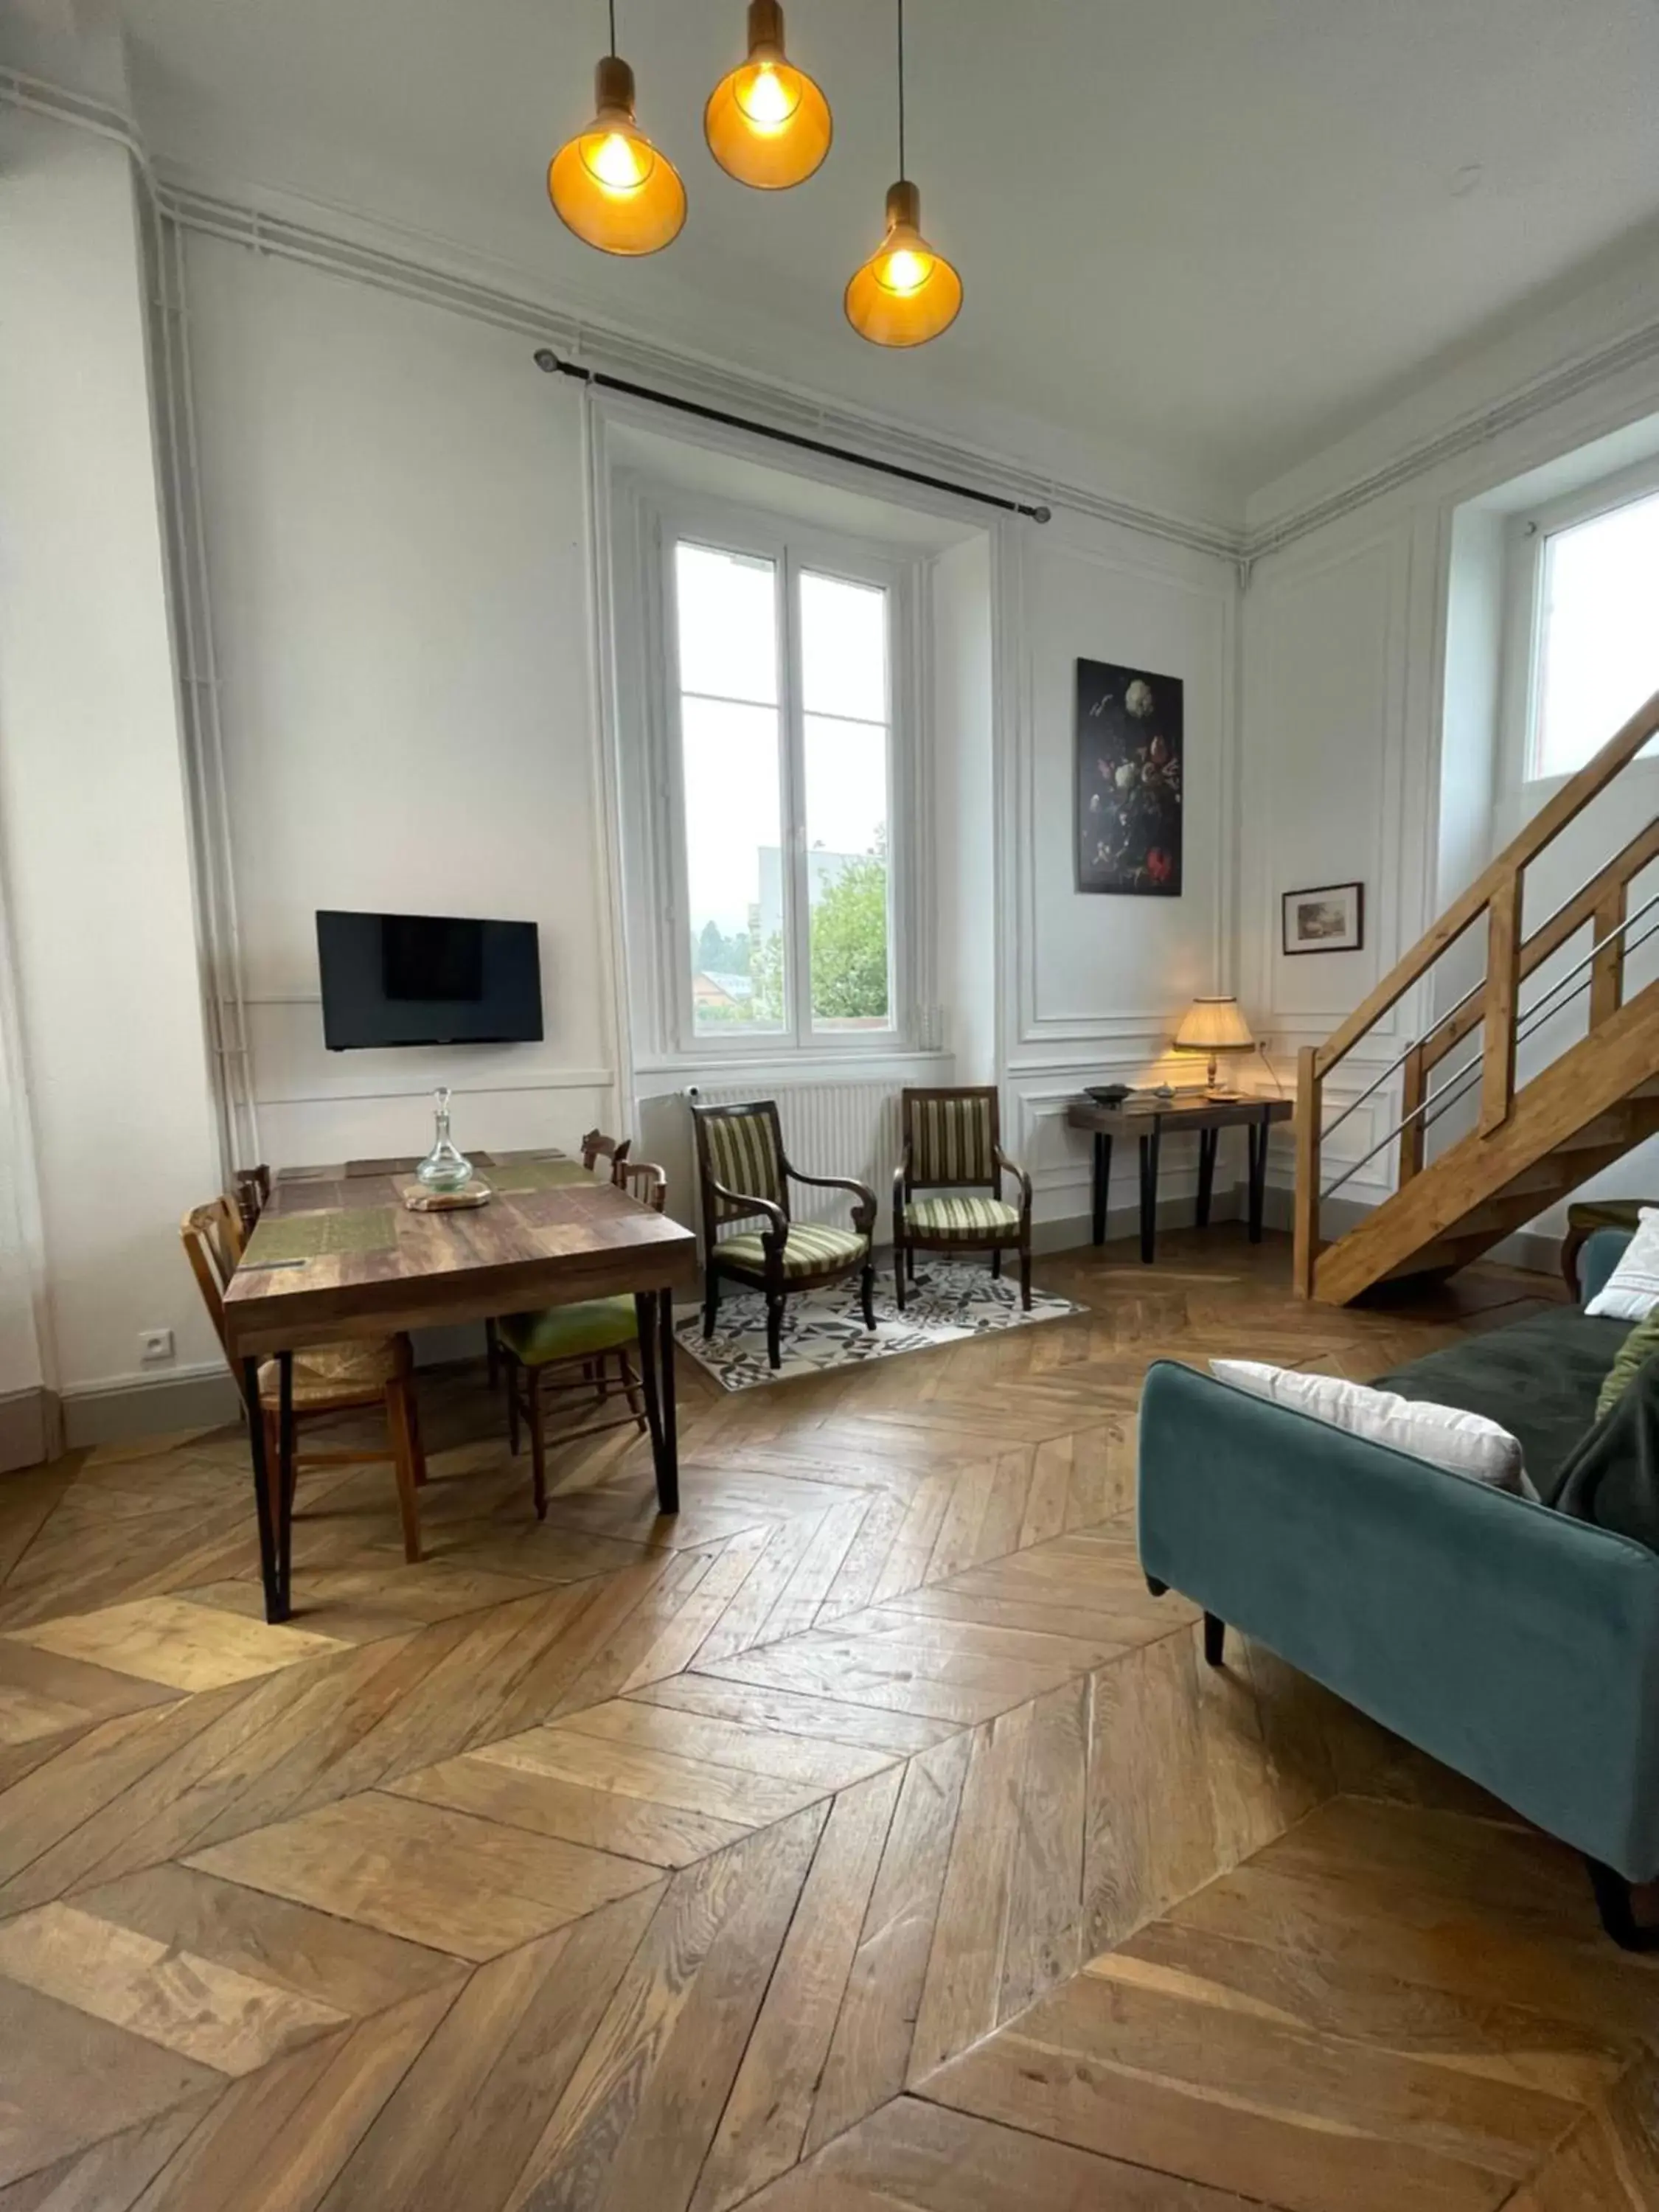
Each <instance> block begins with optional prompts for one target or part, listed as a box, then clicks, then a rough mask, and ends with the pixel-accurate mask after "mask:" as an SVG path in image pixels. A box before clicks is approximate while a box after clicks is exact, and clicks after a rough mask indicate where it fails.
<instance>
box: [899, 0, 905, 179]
mask: <svg viewBox="0 0 1659 2212" xmlns="http://www.w3.org/2000/svg"><path fill="white" fill-rule="evenodd" d="M898 95H899V182H900V183H901V184H902V183H903V181H904V0H898Z"/></svg>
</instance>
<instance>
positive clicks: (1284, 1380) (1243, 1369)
mask: <svg viewBox="0 0 1659 2212" xmlns="http://www.w3.org/2000/svg"><path fill="white" fill-rule="evenodd" d="M1210 1372H1211V1374H1212V1375H1213V1376H1214V1377H1215V1379H1216V1381H1217V1382H1218V1383H1231V1386H1232V1388H1233V1389H1235V1390H1248V1391H1249V1393H1250V1395H1252V1396H1253V1397H1256V1398H1267V1399H1269V1400H1271V1401H1272V1402H1273V1404H1274V1405H1276V1406H1293V1407H1295V1408H1296V1410H1297V1413H1308V1414H1310V1415H1311V1416H1312V1418H1313V1419H1315V1420H1316V1421H1327V1422H1328V1423H1329V1424H1330V1425H1331V1427H1332V1428H1334V1429H1346V1431H1347V1432H1348V1434H1349V1435H1350V1436H1355V1437H1369V1438H1370V1442H1371V1443H1377V1444H1387V1445H1389V1447H1390V1448H1391V1449H1393V1450H1395V1451H1401V1452H1407V1453H1409V1454H1410V1455H1411V1456H1412V1458H1413V1459H1423V1460H1427V1461H1428V1462H1430V1464H1431V1466H1434V1467H1443V1468H1449V1469H1450V1471H1451V1472H1452V1473H1453V1474H1467V1475H1469V1476H1471V1477H1473V1479H1474V1480H1475V1481H1476V1482H1486V1483H1490V1484H1491V1486H1492V1488H1493V1489H1494V1490H1511V1491H1513V1492H1515V1493H1516V1496H1517V1497H1521V1498H1536V1497H1537V1495H1538V1493H1537V1492H1536V1491H1535V1490H1534V1488H1533V1486H1532V1484H1531V1482H1530V1481H1529V1480H1528V1476H1527V1471H1526V1469H1525V1468H1524V1467H1523V1466H1522V1459H1521V1446H1520V1443H1519V1442H1518V1440H1517V1439H1516V1437H1512V1436H1511V1435H1510V1432H1509V1431H1508V1430H1507V1429H1504V1428H1500V1427H1499V1426H1498V1423H1497V1422H1496V1421H1489V1420H1487V1419H1486V1416H1485V1415H1484V1414H1483V1413H1464V1412H1463V1411H1462V1408H1461V1407H1456V1406H1430V1405H1422V1404H1419V1402H1418V1401H1416V1400H1415V1399H1412V1398H1401V1397H1399V1396H1397V1395H1396V1394H1395V1392H1394V1391H1392V1390H1373V1389H1370V1386H1369V1385H1368V1384H1366V1383H1349V1382H1346V1381H1345V1380H1344V1378H1343V1377H1342V1376H1340V1375H1305V1374H1304V1373H1303V1372H1302V1370H1300V1369H1299V1368H1295V1367H1267V1366H1264V1365H1263V1364H1261V1361H1259V1360H1255V1359H1212V1361H1211V1362H1210Z"/></svg>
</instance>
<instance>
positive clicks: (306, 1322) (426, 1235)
mask: <svg viewBox="0 0 1659 2212" xmlns="http://www.w3.org/2000/svg"><path fill="white" fill-rule="evenodd" d="M472 1157H473V1164H474V1165H475V1166H476V1167H477V1169H478V1170H479V1171H480V1173H481V1174H482V1175H483V1176H484V1177H485V1179H486V1180H487V1181H488V1182H489V1184H490V1186H491V1188H492V1189H493V1190H494V1192H495V1195H494V1197H493V1198H492V1199H491V1200H490V1201H489V1205H488V1206H479V1207H477V1208H476V1209H472V1210H470V1211H466V1212H449V1213H414V1212H410V1210H409V1208H408V1207H406V1206H404V1203H403V1200H402V1198H401V1196H400V1188H401V1186H402V1185H403V1184H404V1182H407V1181H408V1180H409V1178H410V1176H412V1175H413V1173H414V1171H415V1162H414V1161H413V1160H363V1161H358V1162H354V1163H351V1164H348V1165H346V1166H344V1167H337V1168H303V1169H289V1170H285V1171H284V1172H283V1173H282V1174H281V1175H279V1176H277V1178H276V1182H275V1184H274V1185H273V1187H272V1189H271V1194H270V1202H269V1203H268V1205H267V1206H266V1207H265V1210H264V1212H263V1213H262V1214H261V1216H260V1218H259V1221H258V1225H257V1226H256V1227H255V1229H254V1231H253V1234H252V1237H250V1238H249V1240H248V1245H247V1249H246V1252H245V1253H244V1255H243V1256H242V1261H241V1264H240V1266H239V1267H238V1268H237V1270H236V1272H235V1273H234V1275H233V1276H232V1278H231V1279H230V1282H229V1285H228V1287H227V1289H226V1291H225V1307H224V1326H225V1351H226V1354H227V1356H228V1358H229V1360H230V1363H231V1367H232V1370H233V1372H240V1376H241V1380H242V1385H243V1393H244V1396H245V1398H246V1402H247V1403H248V1404H249V1405H251V1406H256V1407H257V1406H258V1402H259V1387H258V1370H259V1364H260V1362H261V1360H264V1359H268V1358H275V1359H276V1363H277V1369H278V1387H279V1401H280V1406H281V1415H280V1418H279V1420H278V1423H277V1431H278V1436H279V1438H280V1443H279V1446H278V1459H279V1462H280V1463H279V1466H278V1467H277V1468H275V1469H268V1468H267V1467H266V1465H265V1439H264V1423H263V1422H261V1421H260V1420H258V1419H253V1420H252V1421H250V1423H249V1425H248V1431H249V1438H250V1442H251V1444H252V1455H253V1497H254V1509H255V1511H256V1513H257V1515H258V1524H259V1565H260V1572H261V1576H262V1578H263V1580H264V1598H265V1618H266V1620H287V1619H288V1617H289V1560H290V1555H291V1537H292V1531H293V1522H294V1421H293V1396H292V1389H293V1364H294V1360H293V1355H294V1353H295V1352H296V1351H298V1350H300V1349H301V1347H302V1346H306V1345H308V1344H323V1343H331V1342H335V1341H337V1340H338V1339H340V1338H342V1337H383V1336H391V1335H392V1334H394V1333H395V1332H396V1331H398V1330H399V1329H410V1328H434V1327H437V1326H440V1325H441V1324H443V1323H446V1322H467V1321H489V1320H493V1319H494V1318H495V1316H497V1315H500V1314H507V1313H526V1312H529V1311H532V1310H535V1309H536V1308H538V1307H540V1306H556V1305H566V1304H570V1303H571V1302H572V1301H573V1300H575V1299H580V1298H605V1297H617V1295H618V1294H620V1293H624V1292H628V1291H632V1293H633V1294H634V1297H635V1303H636V1304H637V1307H638V1310H639V1318H640V1370H641V1385H642V1388H643V1391H644V1395H645V1403H646V1412H647V1416H648V1418H649V1422H650V1429H651V1443H652V1454H653V1461H654V1463H655V1467H656V1476H657V1502H658V1504H659V1508H660V1510H662V1511H663V1512H665V1513H673V1512H676V1511H678V1507H679V1464H678V1443H677V1437H676V1422H675V1411H674V1336H673V1298H674V1294H675V1292H676V1291H683V1292H684V1293H685V1294H686V1295H688V1296H693V1295H695V1294H696V1287H697V1243H696V1237H694V1236H693V1235H692V1233H691V1231H690V1230H689V1229H686V1228H684V1227H682V1225H680V1224H679V1223H678V1221H670V1220H668V1219H666V1218H665V1216H663V1215H662V1214H660V1213H658V1212H653V1210H652V1209H651V1208H650V1207H649V1206H641V1204H640V1202H639V1200H637V1199H635V1198H633V1197H632V1196H630V1195H629V1193H628V1192H627V1191H625V1190H619V1189H617V1188H616V1187H615V1185H614V1184H611V1183H609V1182H595V1181H594V1180H593V1179H592V1176H589V1175H588V1174H587V1173H586V1170H584V1169H583V1168H582V1167H581V1165H580V1163H579V1162H577V1161H574V1160H569V1159H566V1158H563V1157H562V1155H560V1154H556V1153H552V1154H550V1153H546V1152H541V1153H536V1154H511V1153H509V1154H505V1155H501V1156H497V1157H494V1158H492V1157H491V1156H490V1155H489V1154H488V1153H483V1152H475V1153H474V1154H473V1156H472ZM273 1509H274V1510H273Z"/></svg>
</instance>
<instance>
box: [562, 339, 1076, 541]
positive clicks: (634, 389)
mask: <svg viewBox="0 0 1659 2212" xmlns="http://www.w3.org/2000/svg"><path fill="white" fill-rule="evenodd" d="M535 362H536V366H537V368H539V369H540V370H542V371H543V373H544V374H545V375H548V376H574V377H575V378H576V379H577V380H578V381H579V382H580V383H582V384H592V385H597V386H599V388H600V389H601V390H602V391H605V392H624V393H626V395H627V396H628V398H630V399H648V400H649V401H650V402H651V404H652V405H653V407H671V408H673V409H674V410H675V411H676V412H677V413H678V414H681V415H695V416H696V417H697V418H698V420H699V421H700V422H721V423H724V424H725V425H726V428H728V429H731V430H744V431H746V432H747V433H748V434H749V435H750V437H754V438H770V439H771V440H772V441H773V442H774V444H775V445H780V446H796V447H799V449H800V450H801V452H803V453H823V454H825V455H827V456H828V458H829V459H830V460H833V461H851V462H852V463H853V465H854V467H855V468H860V469H873V470H874V471H876V472H877V474H878V475H880V476H884V477H901V478H902V480H903V481H904V482H905V483H915V484H926V485H927V488H928V489H929V490H930V491H946V492H949V493H950V494H951V496H952V497H953V498H955V499H971V500H975V501H978V503H979V505H980V506H981V507H1000V508H1001V510H1002V511H1003V513H1005V514H1023V515H1024V516H1025V518H1026V520H1028V521H1030V522H1048V521H1050V520H1052V519H1053V509H1052V508H1050V507H1029V506H1027V505H1026V504H1025V502H1024V501H1023V500H1018V499H1004V498H1003V496H1002V495H1001V494H1000V492H994V491H980V490H978V489H976V488H975V486H974V485H973V484H963V483H951V479H950V478H949V477H935V476H929V475H928V474H927V471H926V470H924V469H907V468H904V467H902V465H900V464H899V463H898V462H897V461H878V460H877V459H874V458H873V456H872V455H871V454H869V453H854V450H853V448H852V447H850V446H832V445H830V444H829V443H828V442H827V441H825V440H824V439H823V438H805V437H803V436H802V435H800V433H799V431H796V430H778V429H775V428H773V427H772V425H771V424H770V423H769V422H750V420H749V419H748V418H747V417H746V416H742V415H728V414H727V413H726V410H725V409H724V408H722V407H705V406H703V405H702V404H701V402H699V401H697V400H696V399H681V398H677V397H676V396H675V394H674V393H672V392H653V391H652V390H651V389H650V387H649V386H647V385H643V384H630V383H629V381H628V380H627V378H626V377H622V376H607V375H606V374H605V372H604V370H603V369H598V368H582V367H581V365H580V363H579V362H574V361H561V360H560V359H559V356H557V354H556V353H555V352H554V350H553V349H552V347H551V346H538V348H537V349H536V353H535Z"/></svg>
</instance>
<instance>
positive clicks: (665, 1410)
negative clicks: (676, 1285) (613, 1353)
mask: <svg viewBox="0 0 1659 2212" xmlns="http://www.w3.org/2000/svg"><path fill="white" fill-rule="evenodd" d="M634 1310H635V1314H636V1315H637V1316H638V1318H639V1330H640V1385H641V1389H643V1391H644V1393H645V1417H646V1419H647V1422H648V1423H649V1424H650V1427H651V1462H652V1466H653V1468H654V1469H655V1472H656V1477H657V1510H658V1511H659V1512H661V1513H678V1511H679V1510H680V1465H679V1441H678V1417H677V1414H676V1411H675V1403H674V1299H673V1294H672V1292H671V1291H637V1292H636V1293H635V1298H634Z"/></svg>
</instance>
